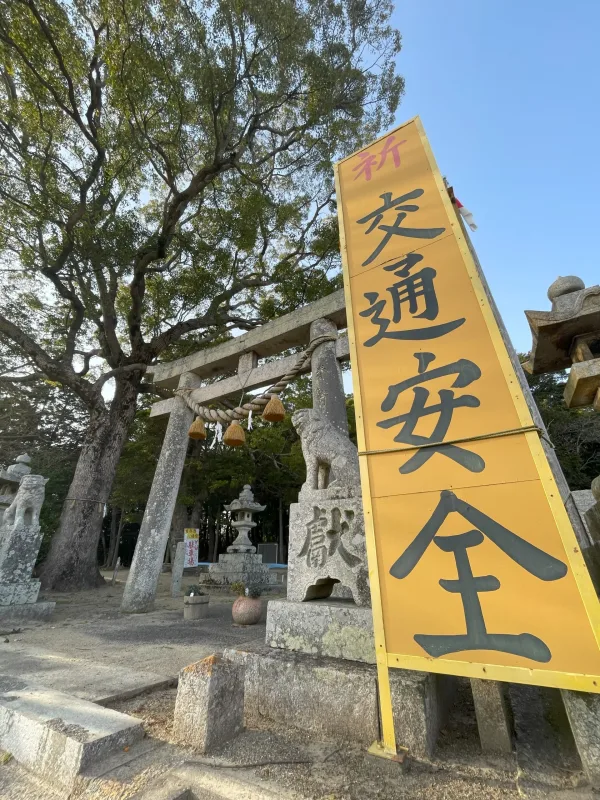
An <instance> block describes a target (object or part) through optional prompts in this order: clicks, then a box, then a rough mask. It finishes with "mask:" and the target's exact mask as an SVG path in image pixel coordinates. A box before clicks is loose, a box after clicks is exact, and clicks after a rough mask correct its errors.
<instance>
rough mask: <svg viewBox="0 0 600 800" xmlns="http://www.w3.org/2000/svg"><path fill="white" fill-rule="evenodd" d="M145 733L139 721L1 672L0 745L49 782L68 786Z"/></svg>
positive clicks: (70, 786)
mask: <svg viewBox="0 0 600 800" xmlns="http://www.w3.org/2000/svg"><path fill="white" fill-rule="evenodd" d="M143 737H144V729H143V725H142V723H141V721H140V720H137V719H133V718H132V717H128V716H127V715H126V714H121V713H119V712H118V711H112V710H111V709H108V708H103V707H102V706H98V705H95V704H94V703H90V702H88V701H87V700H81V699H79V698H77V697H73V696H72V695H68V694H64V693H63V692H57V691H54V690H52V689H46V688H44V687H42V686H37V685H34V684H30V683H27V682H26V681H24V680H20V679H18V678H15V677H12V676H7V675H0V748H1V749H2V750H4V751H6V752H8V753H10V754H11V755H12V756H13V758H14V759H15V760H16V761H18V762H19V763H20V764H22V765H23V766H25V767H27V768H28V769H30V770H32V771H33V772H35V774H36V775H38V776H39V777H41V778H43V779H44V780H47V781H49V782H50V783H53V784H57V785H60V786H63V787H66V788H69V789H70V788H72V786H73V784H74V782H75V780H76V778H77V776H78V775H81V774H82V773H84V772H85V770H86V769H87V768H89V767H91V766H93V765H94V764H95V763H97V762H98V761H100V760H101V759H103V758H105V757H106V756H108V755H112V754H114V753H116V752H119V751H121V750H123V748H125V747H129V746H131V745H132V744H133V743H135V742H137V741H139V740H140V739H142V738H143Z"/></svg>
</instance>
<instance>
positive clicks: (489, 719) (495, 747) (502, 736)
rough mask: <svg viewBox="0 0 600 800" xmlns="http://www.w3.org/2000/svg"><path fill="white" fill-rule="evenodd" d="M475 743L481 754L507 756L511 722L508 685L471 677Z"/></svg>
mask: <svg viewBox="0 0 600 800" xmlns="http://www.w3.org/2000/svg"><path fill="white" fill-rule="evenodd" d="M471 690H472V692H473V703H474V705H475V714H476V716H477V728H478V730H479V740H480V742H481V749H482V751H483V752H484V753H511V752H512V740H513V721H512V714H511V710H510V701H509V698H508V684H506V683H501V682H500V681H487V680H486V681H484V680H479V679H478V678H471Z"/></svg>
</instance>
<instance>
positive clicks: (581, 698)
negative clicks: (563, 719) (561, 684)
mask: <svg viewBox="0 0 600 800" xmlns="http://www.w3.org/2000/svg"><path fill="white" fill-rule="evenodd" d="M561 694H562V699H563V702H564V704H565V710H566V712H567V716H568V718H569V723H570V725H571V731H572V732H573V738H574V739H575V744H576V746H577V751H578V753H579V757H580V758H581V763H582V764H583V769H584V771H585V774H586V776H587V779H588V780H589V782H590V783H591V785H592V787H593V788H594V789H600V695H597V694H588V693H586V692H572V691H569V690H567V689H562V690H561Z"/></svg>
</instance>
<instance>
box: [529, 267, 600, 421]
mask: <svg viewBox="0 0 600 800" xmlns="http://www.w3.org/2000/svg"><path fill="white" fill-rule="evenodd" d="M548 299H549V300H550V301H551V302H552V310H551V311H526V312H525V316H526V317H527V321H528V322H529V327H530V328H531V333H532V336H533V347H532V350H531V355H530V358H529V361H528V362H527V363H525V364H523V367H524V369H525V370H527V372H529V373H530V374H531V375H541V374H543V373H545V372H558V371H559V370H563V369H567V368H568V367H571V371H570V373H569V378H568V380H567V383H566V386H565V403H566V405H567V408H580V407H582V406H590V405H591V406H593V408H594V409H595V410H596V411H600V393H599V390H600V286H590V287H588V288H587V289H586V288H585V284H584V282H583V281H582V280H581V278H578V277H576V276H575V275H568V276H567V277H565V278H558V279H557V280H555V281H554V283H553V284H552V285H551V286H550V288H549V289H548Z"/></svg>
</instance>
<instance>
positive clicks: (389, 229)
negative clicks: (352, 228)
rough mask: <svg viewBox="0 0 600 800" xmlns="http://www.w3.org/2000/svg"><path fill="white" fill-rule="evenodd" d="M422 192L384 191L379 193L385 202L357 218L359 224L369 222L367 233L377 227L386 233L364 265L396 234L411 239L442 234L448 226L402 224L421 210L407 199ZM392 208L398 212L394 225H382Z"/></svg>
mask: <svg viewBox="0 0 600 800" xmlns="http://www.w3.org/2000/svg"><path fill="white" fill-rule="evenodd" d="M422 194H423V189H414V190H413V191H412V192H407V193H406V194H403V195H401V196H400V197H393V192H384V193H383V194H380V195H379V196H380V197H381V199H382V200H383V204H382V205H381V206H379V207H378V208H376V209H375V210H374V211H371V212H369V213H368V214H366V215H365V216H364V217H362V218H361V219H359V220H357V224H358V225H366V224H367V223H369V227H368V228H367V230H366V231H365V234H369V233H372V231H374V230H375V228H377V229H378V230H380V231H383V233H384V236H383V238H382V240H381V241H380V242H379V244H378V245H377V247H376V248H375V250H373V252H372V253H371V255H370V256H369V257H368V258H367V260H366V261H363V263H362V266H363V267H366V266H368V265H369V264H371V263H372V262H373V261H374V260H375V259H376V258H377V256H378V255H379V254H380V253H381V251H382V250H383V249H384V248H385V247H386V245H387V244H388V242H389V241H390V239H392V238H393V237H394V236H404V237H408V238H410V239H435V238H436V236H440V235H441V234H442V233H444V231H445V230H446V228H406V227H403V226H402V222H403V220H404V219H405V218H406V216H407V214H410V213H412V212H414V211H418V210H419V206H417V205H414V204H412V203H407V202H406V201H407V200H416V199H417V197H421V195H422ZM390 210H394V211H396V212H398V213H397V214H396V221H395V222H394V224H393V225H381V224H380V223H381V222H382V220H383V217H384V215H385V214H386V213H387V212H388V211H390Z"/></svg>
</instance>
